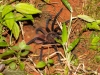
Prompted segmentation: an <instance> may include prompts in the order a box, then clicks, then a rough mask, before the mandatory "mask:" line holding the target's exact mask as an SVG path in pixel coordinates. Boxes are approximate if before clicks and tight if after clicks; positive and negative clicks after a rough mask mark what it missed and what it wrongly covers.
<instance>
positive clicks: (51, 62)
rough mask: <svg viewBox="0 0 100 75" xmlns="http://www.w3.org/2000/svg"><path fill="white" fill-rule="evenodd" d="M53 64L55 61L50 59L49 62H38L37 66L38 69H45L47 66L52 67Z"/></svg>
mask: <svg viewBox="0 0 100 75" xmlns="http://www.w3.org/2000/svg"><path fill="white" fill-rule="evenodd" d="M52 64H54V60H52V59H48V60H47V62H44V61H40V62H38V63H37V64H36V68H38V69H39V68H44V67H46V66H48V67H49V66H50V65H52Z"/></svg>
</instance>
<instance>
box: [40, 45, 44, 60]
mask: <svg viewBox="0 0 100 75" xmlns="http://www.w3.org/2000/svg"><path fill="white" fill-rule="evenodd" d="M43 49H44V48H43V47H41V49H40V61H41V60H42V53H43Z"/></svg>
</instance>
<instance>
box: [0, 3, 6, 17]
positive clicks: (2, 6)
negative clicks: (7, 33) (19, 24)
mask: <svg viewBox="0 0 100 75" xmlns="http://www.w3.org/2000/svg"><path fill="white" fill-rule="evenodd" d="M4 7H5V5H0V13H1V12H2V10H3V8H4ZM0 17H2V16H0Z"/></svg>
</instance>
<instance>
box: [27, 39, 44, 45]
mask: <svg viewBox="0 0 100 75" xmlns="http://www.w3.org/2000/svg"><path fill="white" fill-rule="evenodd" d="M36 40H39V41H40V42H36ZM43 41H45V40H44V39H42V38H40V37H35V38H33V39H31V40H30V41H29V42H27V43H26V44H27V45H29V44H31V43H37V44H40V43H43Z"/></svg>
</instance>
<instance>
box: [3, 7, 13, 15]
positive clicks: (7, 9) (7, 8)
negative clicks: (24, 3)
mask: <svg viewBox="0 0 100 75" xmlns="http://www.w3.org/2000/svg"><path fill="white" fill-rule="evenodd" d="M12 10H14V8H13V7H12V6H11V5H6V6H5V7H4V8H3V10H2V17H4V16H5V15H6V14H7V13H9V12H11V11H12Z"/></svg>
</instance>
